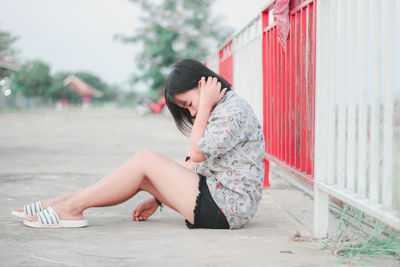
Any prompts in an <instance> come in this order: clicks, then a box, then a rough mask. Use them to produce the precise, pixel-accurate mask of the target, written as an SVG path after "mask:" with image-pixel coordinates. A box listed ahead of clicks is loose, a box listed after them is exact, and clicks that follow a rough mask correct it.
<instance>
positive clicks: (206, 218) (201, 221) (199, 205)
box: [185, 175, 229, 229]
mask: <svg viewBox="0 0 400 267" xmlns="http://www.w3.org/2000/svg"><path fill="white" fill-rule="evenodd" d="M199 176H200V181H199V191H200V193H199V195H198V196H197V198H196V206H195V208H194V211H193V212H194V223H193V224H191V223H190V222H189V221H188V220H185V222H186V226H187V227H188V228H189V229H193V228H211V229H229V224H228V221H227V220H226V217H225V215H224V213H223V212H222V211H221V210H220V208H219V207H218V206H217V204H215V202H214V199H213V198H212V196H211V195H210V191H209V190H208V186H207V183H206V177H204V176H202V175H199Z"/></svg>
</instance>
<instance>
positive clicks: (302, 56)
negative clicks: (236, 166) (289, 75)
mask: <svg viewBox="0 0 400 267" xmlns="http://www.w3.org/2000/svg"><path fill="white" fill-rule="evenodd" d="M305 15H306V12H304V9H303V8H302V9H300V15H299V16H300V47H299V48H300V73H299V75H300V99H299V100H300V112H299V113H300V171H305V159H306V154H305V152H306V146H305V145H306V142H305V130H306V128H305V116H304V115H305V114H304V113H305V112H304V110H305V94H306V93H305V92H306V88H305V82H306V78H305V77H304V76H305V72H306V71H305V58H306V54H305V52H306V42H305V41H306V40H305V37H306V36H307V35H306V29H307V28H306V20H305V19H306V17H305Z"/></svg>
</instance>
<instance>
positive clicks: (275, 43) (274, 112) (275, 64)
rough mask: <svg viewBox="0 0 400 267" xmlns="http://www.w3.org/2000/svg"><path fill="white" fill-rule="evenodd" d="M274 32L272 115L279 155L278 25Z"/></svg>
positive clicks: (275, 150)
mask: <svg viewBox="0 0 400 267" xmlns="http://www.w3.org/2000/svg"><path fill="white" fill-rule="evenodd" d="M272 32H273V34H274V37H273V50H272V51H273V52H272V53H273V55H272V57H273V60H274V64H273V68H274V77H273V78H272V81H273V85H272V92H273V100H272V101H273V102H272V103H273V108H274V109H273V111H272V112H273V113H272V116H273V117H274V126H273V131H274V137H273V142H274V156H276V157H277V155H278V149H279V146H278V126H279V121H278V103H277V102H278V94H277V91H278V88H277V84H278V83H277V77H278V69H277V65H278V55H277V54H278V49H277V38H276V27H274V28H273V29H272Z"/></svg>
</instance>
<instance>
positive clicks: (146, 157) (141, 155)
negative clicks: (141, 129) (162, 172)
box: [131, 150, 155, 162]
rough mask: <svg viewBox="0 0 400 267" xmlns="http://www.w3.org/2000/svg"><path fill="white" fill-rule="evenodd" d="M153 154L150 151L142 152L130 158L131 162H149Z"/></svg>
mask: <svg viewBox="0 0 400 267" xmlns="http://www.w3.org/2000/svg"><path fill="white" fill-rule="evenodd" d="M154 154H155V153H154V152H153V151H151V150H142V151H140V152H137V153H135V154H134V155H133V156H132V157H131V160H132V161H141V162H143V161H147V160H149V159H150V158H151V157H153V156H154Z"/></svg>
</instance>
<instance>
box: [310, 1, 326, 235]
mask: <svg viewBox="0 0 400 267" xmlns="http://www.w3.org/2000/svg"><path fill="white" fill-rule="evenodd" d="M328 11H329V5H328V4H327V2H323V1H318V9H317V25H318V27H317V36H316V37H317V44H318V46H317V47H316V81H315V83H316V85H315V173H314V174H315V176H314V231H313V233H314V236H315V237H326V236H327V234H328V218H329V208H328V207H329V194H328V193H327V192H325V191H323V190H321V188H320V186H319V184H320V183H321V182H324V181H326V177H327V173H326V170H327V168H326V167H327V161H326V154H328V153H327V143H326V142H325V140H324V139H325V137H326V136H327V132H328V127H327V120H326V118H327V115H328V111H327V109H326V107H324V103H325V101H326V100H327V98H328V96H329V94H328V91H327V90H326V87H325V85H326V82H327V78H328V76H329V73H328V71H327V70H328V68H324V67H322V64H324V63H325V62H328V60H329V54H328V53H323V50H322V49H321V48H325V47H327V45H328V41H329V33H328V31H324V30H321V29H326V27H327V25H328V22H329V21H328V19H327V17H326V14H327V12H328ZM321 50H322V52H321Z"/></svg>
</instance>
